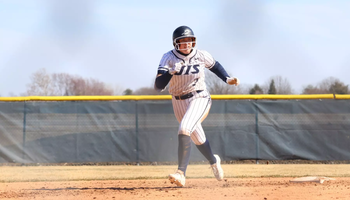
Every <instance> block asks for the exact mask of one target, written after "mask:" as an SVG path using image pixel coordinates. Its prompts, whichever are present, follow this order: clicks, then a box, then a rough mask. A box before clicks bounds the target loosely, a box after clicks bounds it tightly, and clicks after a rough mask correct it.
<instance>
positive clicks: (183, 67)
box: [175, 64, 199, 75]
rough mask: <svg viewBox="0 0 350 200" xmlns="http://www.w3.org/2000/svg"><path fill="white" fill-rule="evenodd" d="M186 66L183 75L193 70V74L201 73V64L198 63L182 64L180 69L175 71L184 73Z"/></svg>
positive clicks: (180, 73) (178, 73) (179, 73)
mask: <svg viewBox="0 0 350 200" xmlns="http://www.w3.org/2000/svg"><path fill="white" fill-rule="evenodd" d="M186 67H187V69H186V72H185V73H184V74H183V75H189V74H190V72H191V74H198V73H199V69H198V67H199V65H198V64H196V65H187V66H182V67H181V69H180V71H179V72H177V73H175V75H182V73H183V72H184V70H185V68H186ZM192 68H193V69H194V71H191V69H192Z"/></svg>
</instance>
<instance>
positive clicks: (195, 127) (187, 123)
mask: <svg viewBox="0 0 350 200" xmlns="http://www.w3.org/2000/svg"><path fill="white" fill-rule="evenodd" d="M172 103H173V109H174V113H175V117H176V119H177V121H178V122H179V123H180V126H179V131H178V134H184V135H188V136H191V139H192V141H193V143H195V144H196V145H201V144H203V143H204V142H205V141H206V137H205V133H204V130H203V128H202V124H201V123H202V121H203V120H204V119H205V118H206V117H207V115H208V113H209V110H210V108H211V104H212V102H211V98H210V94H209V92H208V91H206V90H204V91H202V92H200V93H199V94H198V93H195V95H194V96H193V97H191V98H188V99H185V100H176V99H175V97H174V96H173V98H172Z"/></svg>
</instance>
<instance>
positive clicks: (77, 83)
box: [27, 69, 114, 96]
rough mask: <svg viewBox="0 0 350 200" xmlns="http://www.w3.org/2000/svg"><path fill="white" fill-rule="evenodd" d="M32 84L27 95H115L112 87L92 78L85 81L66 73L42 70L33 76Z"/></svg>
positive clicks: (28, 87) (29, 85)
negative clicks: (50, 72)
mask: <svg viewBox="0 0 350 200" xmlns="http://www.w3.org/2000/svg"><path fill="white" fill-rule="evenodd" d="M31 79H32V82H31V83H30V84H28V85H27V95H39V96H53V95H55V96H72V95H76V96H79V95H113V94H114V90H113V88H112V87H109V86H107V85H106V84H105V83H103V82H101V81H99V80H96V79H93V78H90V79H84V78H82V77H80V76H73V75H70V74H66V73H58V74H52V75H50V74H48V73H47V72H46V70H45V69H40V70H39V71H38V72H35V73H34V74H33V75H32V78H31Z"/></svg>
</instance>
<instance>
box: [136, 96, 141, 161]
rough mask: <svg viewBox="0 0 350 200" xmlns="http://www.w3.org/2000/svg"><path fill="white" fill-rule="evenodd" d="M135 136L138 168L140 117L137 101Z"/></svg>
mask: <svg viewBox="0 0 350 200" xmlns="http://www.w3.org/2000/svg"><path fill="white" fill-rule="evenodd" d="M135 102H136V103H135V135H136V162H137V166H139V165H140V162H139V115H138V101H135Z"/></svg>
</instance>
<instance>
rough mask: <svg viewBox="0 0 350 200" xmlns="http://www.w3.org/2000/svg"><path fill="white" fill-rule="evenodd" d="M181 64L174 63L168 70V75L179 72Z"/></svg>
mask: <svg viewBox="0 0 350 200" xmlns="http://www.w3.org/2000/svg"><path fill="white" fill-rule="evenodd" d="M181 67H182V63H175V65H174V66H173V67H172V68H170V69H169V74H171V75H174V74H176V73H177V72H179V71H180V70H181Z"/></svg>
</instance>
